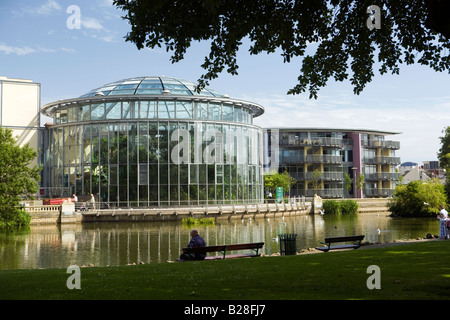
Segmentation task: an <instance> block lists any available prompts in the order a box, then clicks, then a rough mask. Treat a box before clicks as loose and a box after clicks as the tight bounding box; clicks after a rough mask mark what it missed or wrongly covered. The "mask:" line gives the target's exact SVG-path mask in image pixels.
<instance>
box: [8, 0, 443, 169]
mask: <svg viewBox="0 0 450 320" xmlns="http://www.w3.org/2000/svg"><path fill="white" fill-rule="evenodd" d="M74 6H75V7H74ZM74 8H75V9H77V10H79V11H74ZM78 13H79V17H80V19H79V20H74V17H76V16H75V15H76V14H78ZM74 14H75V15H74ZM123 15H124V12H122V11H121V10H119V9H117V8H116V7H115V6H113V5H112V0H18V1H17V0H16V1H13V0H1V2H0V30H2V32H1V36H0V76H6V77H8V78H20V79H31V80H33V81H34V82H38V83H40V84H41V105H42V106H43V105H45V104H47V103H50V102H53V101H56V100H60V99H69V98H76V97H79V96H81V95H83V94H85V93H87V92H88V91H90V90H91V89H94V88H97V87H100V86H102V85H104V84H106V83H110V82H114V81H117V80H121V79H126V78H132V77H137V76H170V77H175V78H181V79H186V80H191V81H194V82H195V81H196V80H197V79H199V78H200V76H201V75H202V74H203V72H204V70H203V69H202V68H201V64H202V63H203V61H204V57H205V56H206V55H208V54H209V44H208V43H206V42H201V43H194V44H193V45H192V46H191V48H189V49H188V51H187V54H186V55H185V59H184V60H182V61H181V62H178V63H175V64H172V63H171V62H170V56H171V53H170V52H169V53H168V52H166V50H165V48H158V49H149V48H145V49H142V50H138V49H137V48H136V46H135V45H134V44H133V43H130V42H126V41H125V36H126V34H127V33H128V32H129V31H130V30H131V27H130V25H129V24H128V22H127V21H126V20H123V19H122V18H121V17H122V16H123ZM77 21H79V22H80V24H79V26H77V25H76V24H74V23H76V22H77ZM74 27H75V28H74ZM381 27H382V25H381ZM373 32H376V29H375V30H374V31H373ZM312 46H313V45H312ZM311 50H313V48H311ZM238 65H239V69H238V73H239V74H238V75H237V76H232V75H229V74H227V73H226V72H224V73H222V74H220V76H219V78H217V79H214V80H213V81H211V82H210V85H209V87H211V88H212V89H214V90H216V91H218V92H220V93H223V94H227V95H229V96H230V97H231V98H236V99H242V100H247V101H251V102H255V103H259V104H260V105H262V106H263V107H264V108H265V113H264V114H263V115H262V116H260V117H259V118H256V119H255V120H254V123H255V124H256V125H259V126H261V127H319V128H348V129H351V128H354V129H374V130H382V131H383V130H385V131H390V132H391V131H392V132H399V134H398V135H393V136H388V137H386V139H387V140H395V141H400V146H401V147H400V150H398V151H396V156H399V157H400V158H401V162H407V161H412V162H416V163H419V164H422V161H430V160H437V152H438V151H439V148H440V146H441V144H440V139H439V137H441V136H442V135H443V133H442V130H443V129H444V128H445V127H447V126H449V125H450V75H449V74H448V73H439V72H435V71H433V70H431V69H430V68H428V67H426V66H419V65H416V64H415V65H409V66H407V65H402V66H401V67H400V75H389V74H388V75H383V76H381V75H379V74H377V71H376V70H375V74H376V75H375V77H374V79H373V80H372V82H371V83H369V84H368V85H367V86H366V88H365V89H364V91H363V92H362V93H361V94H359V95H355V94H354V93H353V88H352V86H351V84H350V83H349V81H344V82H334V81H333V80H332V79H331V80H329V82H328V84H327V86H326V87H325V88H322V89H321V90H320V91H319V94H318V95H319V96H318V99H317V100H316V99H309V93H303V94H300V95H295V96H292V95H287V91H288V90H289V89H291V88H293V87H294V86H295V85H296V84H297V77H298V76H299V74H300V67H301V59H300V58H297V59H293V60H292V61H291V62H290V63H283V58H282V57H281V55H280V52H275V53H273V54H269V55H268V54H264V53H263V54H260V55H257V56H252V55H250V54H249V53H248V44H247V43H244V46H243V47H242V48H241V49H240V50H239V54H238ZM44 120H45V119H44Z"/></svg>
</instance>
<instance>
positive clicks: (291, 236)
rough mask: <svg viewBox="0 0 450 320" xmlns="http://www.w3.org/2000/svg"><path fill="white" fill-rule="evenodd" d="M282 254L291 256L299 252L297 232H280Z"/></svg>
mask: <svg viewBox="0 0 450 320" xmlns="http://www.w3.org/2000/svg"><path fill="white" fill-rule="evenodd" d="M278 237H279V239H280V254H281V255H282V256H291V255H295V254H297V244H296V242H295V240H296V239H297V234H296V233H286V234H279V235H278Z"/></svg>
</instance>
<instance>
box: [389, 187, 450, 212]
mask: <svg viewBox="0 0 450 320" xmlns="http://www.w3.org/2000/svg"><path fill="white" fill-rule="evenodd" d="M446 202H447V195H446V192H445V188H444V186H443V185H442V184H441V183H440V182H439V181H438V180H432V181H411V182H410V183H408V184H407V185H398V186H397V187H396V188H395V191H394V197H393V198H392V200H391V201H390V202H389V210H390V211H391V212H392V214H393V215H395V216H410V217H411V216H415V217H424V216H434V215H436V214H437V213H438V212H439V207H440V206H441V205H444V206H445V204H446Z"/></svg>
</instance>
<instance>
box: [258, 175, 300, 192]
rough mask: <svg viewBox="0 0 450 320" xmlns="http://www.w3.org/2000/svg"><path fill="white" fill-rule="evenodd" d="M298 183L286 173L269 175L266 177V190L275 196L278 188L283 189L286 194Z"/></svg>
mask: <svg viewBox="0 0 450 320" xmlns="http://www.w3.org/2000/svg"><path fill="white" fill-rule="evenodd" d="M296 182H297V181H296V180H295V179H294V178H293V177H291V175H290V174H289V173H288V172H287V171H284V172H283V173H278V172H276V173H268V174H265V175H264V188H268V189H269V191H270V192H272V193H273V194H275V191H276V188H277V187H282V188H283V190H284V192H286V191H287V190H289V188H290V187H291V186H292V185H293V184H295V183H296Z"/></svg>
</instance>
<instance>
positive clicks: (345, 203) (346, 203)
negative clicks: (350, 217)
mask: <svg viewBox="0 0 450 320" xmlns="http://www.w3.org/2000/svg"><path fill="white" fill-rule="evenodd" d="M339 205H340V208H341V213H342V214H355V213H358V209H359V204H358V202H356V201H355V200H342V201H340V202H339Z"/></svg>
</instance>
